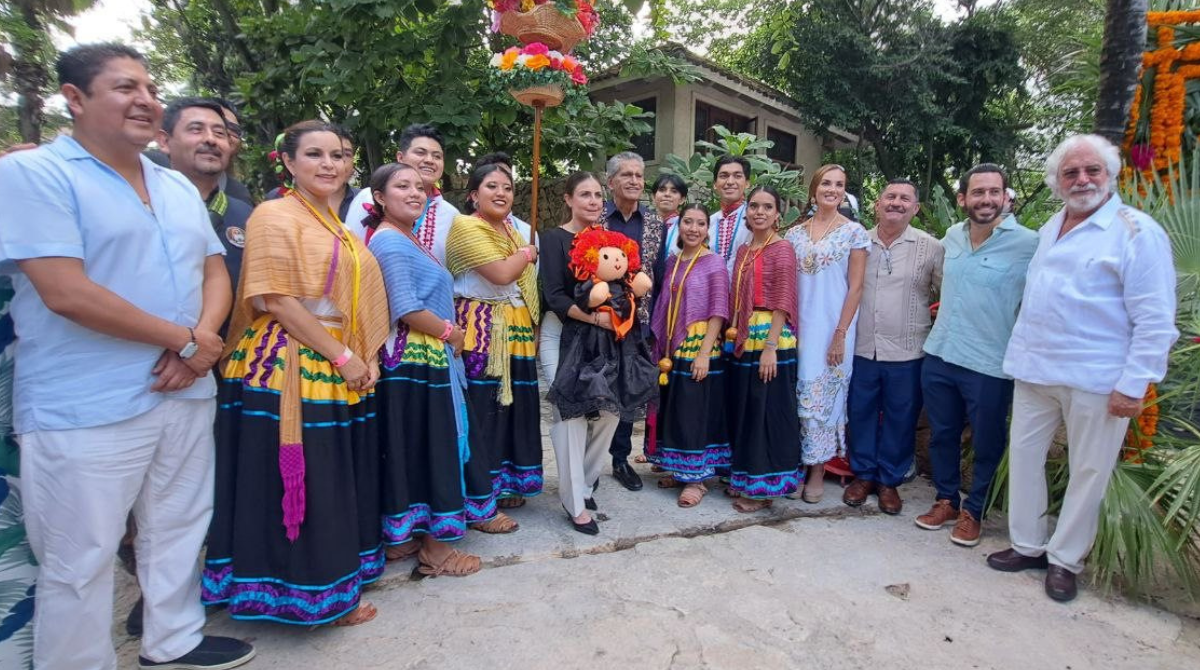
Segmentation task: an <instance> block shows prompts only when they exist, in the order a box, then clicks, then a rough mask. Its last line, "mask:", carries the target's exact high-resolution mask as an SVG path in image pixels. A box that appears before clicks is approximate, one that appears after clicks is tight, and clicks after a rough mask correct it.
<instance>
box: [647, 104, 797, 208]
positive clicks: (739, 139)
mask: <svg viewBox="0 0 1200 670" xmlns="http://www.w3.org/2000/svg"><path fill="white" fill-rule="evenodd" d="M713 132H714V133H716V135H717V141H716V143H712V142H706V141H703V140H701V141H699V142H696V148H697V149H701V150H702V151H697V152H696V153H694V154H692V155H691V156H690V157H689V158H687V159H684V158H681V157H679V156H676V155H675V154H667V156H666V159H665V160H664V161H663V168H662V171H663V172H667V173H673V174H677V175H679V176H680V177H681V178H683V180H684V182H685V183H687V186H688V195H689V196H691V199H692V200H695V201H699V202H704V203H706V204H707V205H708V207H709V208H710V209H715V208H716V207H717V206H718V204H719V202H718V198H717V196H716V194H715V193H714V192H713V187H712V186H713V182H714V181H715V180H716V175H715V172H714V168H715V166H716V163H717V159H718V158H720V157H721V156H723V155H726V154H729V155H731V156H744V157H745V158H746V160H748V161H749V162H750V188H754V187H755V186H758V185H760V184H761V185H765V186H772V187H774V188H775V189H776V190H777V191H779V195H780V196H782V197H783V199H784V200H785V201H786V202H787V207H786V209H787V211H785V212H783V214H782V216H781V223H782V225H783V226H785V227H786V226H790V225H792V224H793V223H795V222H796V221H797V220H798V219H799V218H800V214H801V211H800V208H799V207H798V206H797V205H798V204H802V203H803V202H804V201H805V199H806V194H805V191H804V187H803V186H802V185H801V183H800V178H801V172H800V171H799V170H784V169H783V168H781V167H780V166H779V163H776V162H775V161H773V160H771V159H770V158H767V155H766V151H767V149H770V148H771V147H773V146H775V143H774V142H772V141H770V140H764V139H759V138H758V137H756V136H755V135H753V134H752V133H733V132H730V130H729V129H728V128H726V127H724V126H721V125H717V126H713Z"/></svg>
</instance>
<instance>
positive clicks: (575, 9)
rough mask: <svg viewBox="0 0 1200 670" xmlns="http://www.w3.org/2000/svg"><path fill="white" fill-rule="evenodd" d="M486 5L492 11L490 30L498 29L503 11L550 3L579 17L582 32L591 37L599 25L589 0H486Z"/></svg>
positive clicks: (524, 9)
mask: <svg viewBox="0 0 1200 670" xmlns="http://www.w3.org/2000/svg"><path fill="white" fill-rule="evenodd" d="M487 4H488V7H490V8H491V9H492V12H493V13H494V16H493V18H494V21H493V22H492V30H493V31H495V30H498V25H499V16H500V15H501V14H503V13H505V12H528V11H532V10H533V8H534V7H537V6H538V5H546V4H552V5H554V7H555V9H557V10H558V11H559V12H561V13H563V14H565V15H566V16H573V17H575V18H576V19H579V25H581V26H583V32H584V33H585V34H586V36H587V37H591V36H592V33H594V32H596V27H597V26H599V25H600V14H599V13H597V12H596V8H595V6H593V5H592V2H591V0H487Z"/></svg>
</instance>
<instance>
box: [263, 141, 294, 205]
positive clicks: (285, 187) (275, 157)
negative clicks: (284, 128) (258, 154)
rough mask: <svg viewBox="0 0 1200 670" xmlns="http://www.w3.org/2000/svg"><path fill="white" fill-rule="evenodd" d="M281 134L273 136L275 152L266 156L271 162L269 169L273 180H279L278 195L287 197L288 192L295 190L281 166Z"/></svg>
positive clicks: (285, 170)
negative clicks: (273, 176) (272, 172)
mask: <svg viewBox="0 0 1200 670" xmlns="http://www.w3.org/2000/svg"><path fill="white" fill-rule="evenodd" d="M283 135H284V134H283V133H279V134H278V135H276V136H275V150H274V151H272V152H271V153H269V154H267V160H269V161H271V169H272V170H274V172H275V178H276V179H278V180H279V183H280V185H281V188H280V189H279V195H281V196H284V195H287V194H288V192H289V191H291V190H292V189H294V188H295V185H294V184H292V180H291V179H290V178H289V177H288V176H287V169H285V168H284V165H283V148H282V147H283Z"/></svg>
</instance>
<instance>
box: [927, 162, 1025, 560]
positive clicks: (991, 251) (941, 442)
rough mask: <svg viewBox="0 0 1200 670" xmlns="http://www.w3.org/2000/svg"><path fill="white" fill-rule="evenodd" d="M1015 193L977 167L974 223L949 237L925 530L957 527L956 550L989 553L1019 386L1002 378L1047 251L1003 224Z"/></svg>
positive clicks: (966, 207) (967, 197)
mask: <svg viewBox="0 0 1200 670" xmlns="http://www.w3.org/2000/svg"><path fill="white" fill-rule="evenodd" d="M1006 188H1008V176H1007V175H1006V174H1005V173H1004V171H1003V170H1001V169H1000V166H998V165H995V164H992V163H982V164H980V165H976V166H975V167H973V168H971V169H970V170H968V171H967V173H966V174H964V175H963V177H962V179H961V180H960V181H959V185H958V206H959V207H961V208H962V209H963V211H964V212H966V214H967V220H966V221H963V222H960V223H956V224H954V225H953V226H951V227H950V230H948V231H946V236H945V237H943V238H942V246H944V247H945V249H946V262H945V264H944V266H943V268H942V272H943V277H944V278H943V281H942V291H941V305H940V306H939V308H938V316H937V322H936V323H934V324H933V329H932V330H931V331H930V333H929V339H927V340H926V341H925V353H926V354H927V356H926V357H925V362H924V363H923V364H922V365H921V391H922V393H923V394H924V396H925V401H926V402H925V413H926V415H927V416H928V417H929V427H930V431H931V435H930V441H929V461H930V464H931V465H932V466H933V484H934V488H936V489H937V499H936V500H935V501H934V504H933V507H932V508H930V510H929V511H928V512H926V513H925V514H922V515H921V516H919V517H917V520H916V524H917V526H918V527H920V528H924V529H925V530H938V529H940V528H942V527H944V526H946V525H947V524H954V529H953V530H952V531H951V532H950V541H951V542H953V543H954V544H957V545H960V546H964V547H974V546H975V545H977V544H979V537H980V533H981V526H980V522H981V521H982V519H983V508H984V504H985V503H986V502H987V495H988V489H990V488H991V485H992V477H993V476H995V474H996V468H997V466H999V465H1000V460H1001V458H1003V457H1004V450H1005V448H1006V446H1007V443H1008V408H1009V406H1010V405H1011V404H1012V396H1013V381H1012V377H1011V376H1009V375H1007V374H1005V372H1004V370H1003V369H1002V365H1003V362H1004V351H1005V349H1006V348H1007V347H1008V338H1009V337H1010V336H1011V335H1012V330H1013V324H1014V323H1016V320H1017V310H1018V308H1019V307H1020V305H1021V292H1022V291H1023V290H1024V288H1025V271H1026V269H1028V267H1029V261H1030V259H1032V258H1033V253H1034V251H1036V250H1037V245H1038V234H1037V233H1035V232H1034V231H1032V230H1029V229H1028V228H1024V227H1022V226H1021V224H1019V223H1017V220H1016V219H1015V218H1013V217H1012V216H1008V217H1005V216H1004V215H1003V211H1004V204H1005V203H1006V202H1007V201H1008V194H1007V193H1006V192H1005V189H1006ZM968 422H970V425H971V448H972V451H973V452H974V464H973V466H972V474H971V490H970V492H969V493H968V495H967V498H966V500H965V501H963V500H961V496H960V493H959V489H960V488H961V485H962V475H961V472H962V464H961V459H962V434H963V428H964V427H965V426H966V424H967V423H968Z"/></svg>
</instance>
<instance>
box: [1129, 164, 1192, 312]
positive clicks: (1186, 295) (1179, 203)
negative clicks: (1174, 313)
mask: <svg viewBox="0 0 1200 670" xmlns="http://www.w3.org/2000/svg"><path fill="white" fill-rule="evenodd" d="M1134 174H1135V177H1134V179H1133V180H1131V181H1130V182H1129V183H1128V184H1127V188H1126V189H1125V192H1124V193H1122V197H1123V199H1124V200H1125V202H1128V203H1130V204H1132V205H1133V206H1135V207H1137V208H1138V209H1141V210H1143V211H1144V212H1146V213H1147V214H1149V215H1150V216H1152V217H1154V220H1156V221H1158V222H1159V223H1160V224H1162V227H1163V230H1165V231H1166V232H1167V236H1168V237H1170V238H1171V248H1172V250H1173V251H1174V254H1175V270H1176V272H1178V274H1179V287H1178V291H1177V295H1178V297H1179V303H1180V309H1181V313H1183V314H1186V315H1187V316H1188V318H1192V317H1198V316H1200V150H1198V151H1196V152H1195V153H1194V154H1193V155H1192V157H1191V160H1190V161H1184V162H1183V164H1181V165H1177V166H1174V167H1172V168H1171V169H1170V170H1169V171H1168V173H1167V174H1166V175H1165V176H1162V175H1158V174H1155V175H1154V177H1153V178H1152V179H1150V180H1146V179H1145V178H1144V177H1143V176H1142V175H1141V173H1136V172H1135V173H1134Z"/></svg>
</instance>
